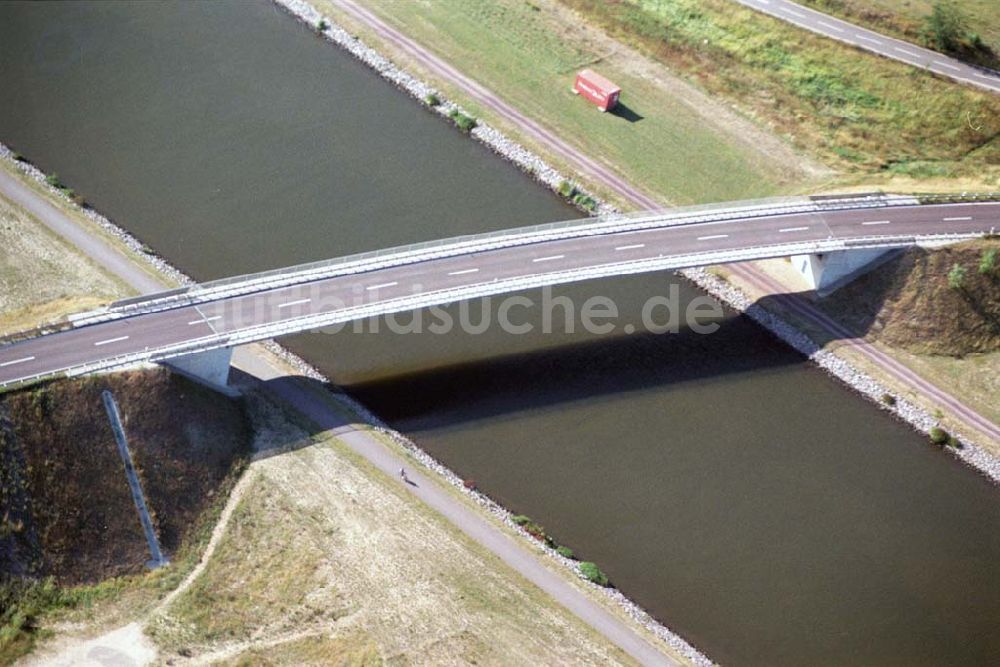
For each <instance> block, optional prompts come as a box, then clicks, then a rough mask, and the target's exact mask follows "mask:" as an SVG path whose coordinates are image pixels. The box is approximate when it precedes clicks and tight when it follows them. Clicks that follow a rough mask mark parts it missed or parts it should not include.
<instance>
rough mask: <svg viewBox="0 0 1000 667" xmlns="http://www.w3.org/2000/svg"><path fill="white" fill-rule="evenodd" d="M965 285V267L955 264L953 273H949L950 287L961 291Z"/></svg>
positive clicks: (952, 268)
mask: <svg viewBox="0 0 1000 667" xmlns="http://www.w3.org/2000/svg"><path fill="white" fill-rule="evenodd" d="M964 284H965V267H964V266H962V265H961V264H955V265H954V266H952V267H951V271H949V272H948V287H950V288H952V289H958V290H960V289H962V286H963V285H964Z"/></svg>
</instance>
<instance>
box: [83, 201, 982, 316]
mask: <svg viewBox="0 0 1000 667" xmlns="http://www.w3.org/2000/svg"><path fill="white" fill-rule="evenodd" d="M998 198H1000V194H996V193H990V194H985V195H984V194H967V195H895V194H886V193H882V192H868V193H859V194H847V195H820V196H812V197H806V196H800V197H774V198H768V199H754V200H744V201H736V202H727V203H723V204H706V205H698V206H687V207H682V208H670V209H661V210H657V211H641V212H637V213H622V214H613V215H607V216H601V217H596V218H583V219H574V220H567V221H562V222H554V223H546V224H541V225H531V226H527V227H519V228H515V229H506V230H499V231H495V232H486V233H483V234H470V235H464V236H457V237H452V238H448V239H443V240H434V241H425V242H420V243H413V244H409V245H405V246H397V247H392V248H385V249H381V250H375V251H370V252H363V253H357V254H353V255H347V256H344V257H338V258H333V259H327V260H321V261H317V262H311V263H307V264H299V265H296V266H292V267H287V268H282V269H274V270H270V271H263V272H260V273H254V274H247V275H240V276H232V277H228V278H223V279H219V280H213V281H209V282H205V283H201V284H198V285H191V286H187V287H180V288H177V289H173V290H169V291H167V292H159V293H155V294H149V295H145V296H140V297H133V298H131V299H126V300H123V301H118V302H115V303H113V304H111V305H110V306H108V307H107V308H105V309H102V310H97V311H92V312H90V313H83V314H80V315H76V316H74V317H73V318H72V319H73V322H74V324H75V325H77V326H80V325H84V324H91V323H94V322H101V321H106V320H110V319H118V318H121V317H125V316H129V315H134V314H138V313H143V312H155V311H157V310H165V309H168V308H176V307H179V306H185V305H194V304H198V303H204V302H207V301H214V300H217V299H222V298H231V297H234V296H240V295H244V294H252V293H254V292H259V291H263V290H267V289H275V288H278V287H285V286H291V285H295V284H300V283H306V282H311V281H314V280H322V279H325V278H330V277H333V276H337V275H350V274H357V273H363V272H367V271H373V270H377V269H380V268H385V267H387V266H398V265H401V264H407V263H414V262H419V261H424V260H427V259H438V258H441V257H446V256H452V255H456V254H463V253H469V252H482V251H486V250H496V249H499V248H503V247H509V246H512V245H523V244H526V243H533V242H542V241H551V240H556V239H560V238H570V237H580V236H587V235H594V234H608V233H614V232H623V231H633V230H638V229H645V228H652V227H668V226H674V225H683V224H695V223H700V222H710V221H715V220H725V219H732V218H735V217H740V218H748V217H763V216H770V215H779V214H791V213H804V212H822V211H829V210H838V209H839V210H842V209H853V208H878V207H885V206H900V205H908V206H912V205H917V204H930V203H946V202H955V201H962V202H970V201H995V200H997V199H998Z"/></svg>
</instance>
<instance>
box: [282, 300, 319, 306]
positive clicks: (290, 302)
mask: <svg viewBox="0 0 1000 667" xmlns="http://www.w3.org/2000/svg"><path fill="white" fill-rule="evenodd" d="M310 301H312V299H299V300H297V301H288V302H286V303H279V304H278V308H290V307H291V306H298V305H299V304H302V303H309V302H310Z"/></svg>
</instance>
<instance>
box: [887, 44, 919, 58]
mask: <svg viewBox="0 0 1000 667" xmlns="http://www.w3.org/2000/svg"><path fill="white" fill-rule="evenodd" d="M892 50H893V51H899V52H900V53H905V54H906V55H908V56H910V57H911V58H920V57H921V55H922V54H920V53H914V52H912V51H907V50H906V49H901V48H899V47H898V46H894V47H892Z"/></svg>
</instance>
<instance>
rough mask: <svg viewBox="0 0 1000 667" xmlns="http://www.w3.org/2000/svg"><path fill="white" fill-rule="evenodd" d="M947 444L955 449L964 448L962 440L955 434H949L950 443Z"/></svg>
mask: <svg viewBox="0 0 1000 667" xmlns="http://www.w3.org/2000/svg"><path fill="white" fill-rule="evenodd" d="M947 444H948V446H949V447H951V448H953V449H961V448H962V442H961V441H960V440H959V439H958V438H956V437H955V436H953V435H949V436H948V443H947Z"/></svg>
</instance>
